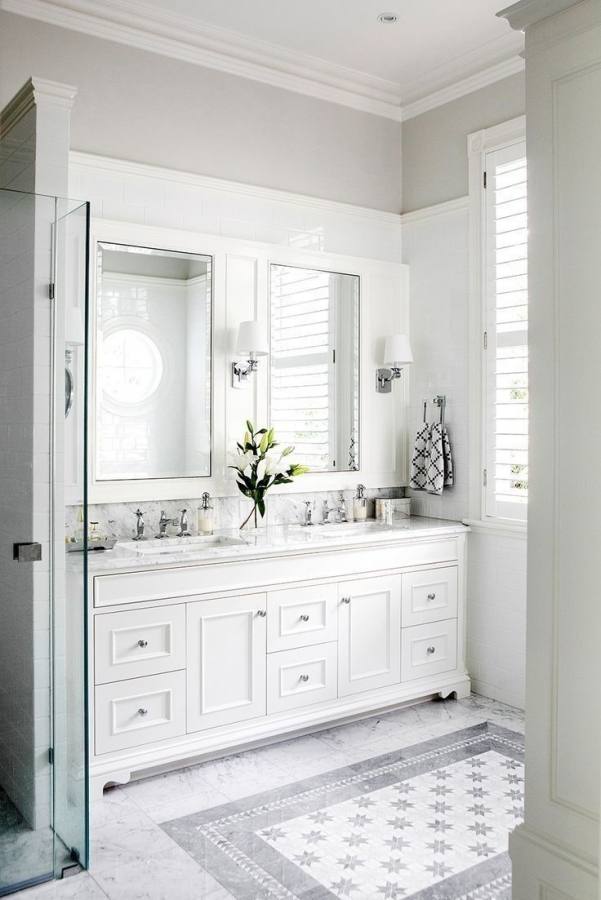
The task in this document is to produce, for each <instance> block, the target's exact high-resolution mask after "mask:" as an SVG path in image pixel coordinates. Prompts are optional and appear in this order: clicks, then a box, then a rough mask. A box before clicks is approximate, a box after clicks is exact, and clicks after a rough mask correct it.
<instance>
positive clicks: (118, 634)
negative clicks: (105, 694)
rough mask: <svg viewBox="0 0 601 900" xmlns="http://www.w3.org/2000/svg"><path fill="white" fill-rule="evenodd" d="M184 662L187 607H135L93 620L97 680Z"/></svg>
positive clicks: (116, 678) (130, 675)
mask: <svg viewBox="0 0 601 900" xmlns="http://www.w3.org/2000/svg"><path fill="white" fill-rule="evenodd" d="M185 666H186V608H185V606H183V605H182V606H166V607H163V608H162V609H136V610H132V611H129V612H117V613H106V614H103V615H99V616H96V617H95V620H94V673H95V679H96V684H105V683H106V682H109V681H122V680H123V679H125V678H138V677H140V676H143V675H158V674H159V673H160V672H172V671H175V670H176V669H183V668H185Z"/></svg>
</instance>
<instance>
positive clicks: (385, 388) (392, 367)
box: [376, 334, 413, 394]
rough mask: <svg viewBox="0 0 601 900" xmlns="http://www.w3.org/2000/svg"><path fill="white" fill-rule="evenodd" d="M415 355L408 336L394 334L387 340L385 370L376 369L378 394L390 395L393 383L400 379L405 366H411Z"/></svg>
mask: <svg viewBox="0 0 601 900" xmlns="http://www.w3.org/2000/svg"><path fill="white" fill-rule="evenodd" d="M412 362H413V353H412V352H411V345H410V343H409V338H408V337H407V335H406V334H392V335H390V337H387V338H386V343H385V345H384V365H385V366H386V368H385V369H376V391H377V392H378V394H389V393H390V392H391V390H392V382H393V381H394V380H395V379H396V378H400V377H401V374H402V370H403V366H408V365H411V363H412Z"/></svg>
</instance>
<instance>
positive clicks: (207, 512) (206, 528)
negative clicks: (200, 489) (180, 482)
mask: <svg viewBox="0 0 601 900" xmlns="http://www.w3.org/2000/svg"><path fill="white" fill-rule="evenodd" d="M196 519H197V525H198V533H199V534H201V535H202V534H213V528H214V525H215V511H214V509H213V507H212V505H211V495H210V494H209V493H208V491H205V492H204V494H203V495H202V503H201V505H200V506H199V507H198V510H197V515H196Z"/></svg>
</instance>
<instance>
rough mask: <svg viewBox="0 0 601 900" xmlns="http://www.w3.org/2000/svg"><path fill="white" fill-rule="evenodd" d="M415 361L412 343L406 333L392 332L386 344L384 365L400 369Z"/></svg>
mask: <svg viewBox="0 0 601 900" xmlns="http://www.w3.org/2000/svg"><path fill="white" fill-rule="evenodd" d="M412 362H413V353H412V352H411V345H410V343H409V338H408V337H407V335H406V334H391V335H390V336H389V337H387V338H386V343H385V344H384V365H385V366H388V367H389V368H396V369H400V368H401V367H402V366H407V365H409V364H410V363H412Z"/></svg>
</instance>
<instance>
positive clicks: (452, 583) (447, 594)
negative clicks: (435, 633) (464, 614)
mask: <svg viewBox="0 0 601 900" xmlns="http://www.w3.org/2000/svg"><path fill="white" fill-rule="evenodd" d="M402 590H403V612H402V618H401V623H402V626H403V628H406V627H407V626H409V625H423V624H424V623H426V622H439V621H442V620H443V619H453V618H455V617H456V616H457V567H456V566H452V567H449V568H447V569H432V570H430V571H429V572H407V573H406V574H405V575H403V588H402Z"/></svg>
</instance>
